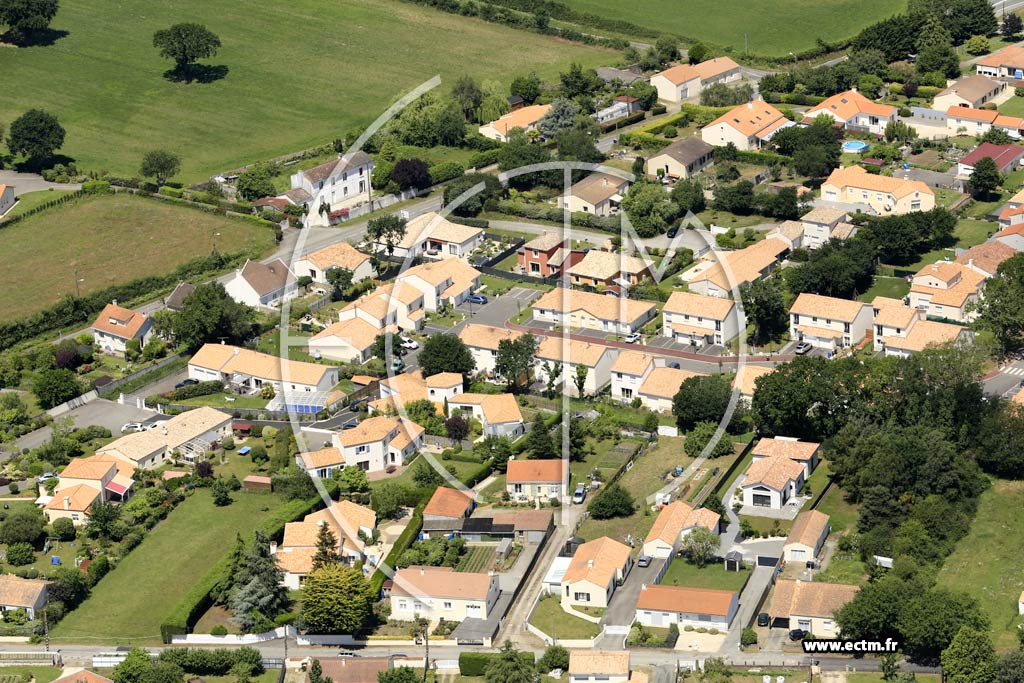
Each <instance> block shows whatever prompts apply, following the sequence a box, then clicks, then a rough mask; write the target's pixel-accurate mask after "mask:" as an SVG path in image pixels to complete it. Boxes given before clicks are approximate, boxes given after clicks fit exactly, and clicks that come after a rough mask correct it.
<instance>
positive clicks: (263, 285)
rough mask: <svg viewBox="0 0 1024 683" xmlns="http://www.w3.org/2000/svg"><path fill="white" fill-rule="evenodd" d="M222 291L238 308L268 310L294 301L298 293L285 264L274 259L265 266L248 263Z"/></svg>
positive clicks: (255, 262) (292, 276)
mask: <svg viewBox="0 0 1024 683" xmlns="http://www.w3.org/2000/svg"><path fill="white" fill-rule="evenodd" d="M224 289H225V290H226V291H227V293H228V295H229V296H230V297H231V298H232V299H234V300H235V301H237V302H238V303H240V304H245V305H246V306H252V307H253V308H269V307H272V306H277V305H278V304H280V303H281V302H282V301H284V300H286V299H293V298H294V297H295V295H296V294H297V293H298V284H297V283H296V279H295V276H294V275H292V271H290V270H288V266H287V265H285V262H284V261H282V260H281V259H279V258H276V259H273V260H272V261H269V262H267V263H260V262H259V261H253V260H247V261H246V262H245V265H244V266H242V268H241V269H239V270H236V271H235V275H234V277H232V278H231V279H230V280H228V282H227V284H226V285H224Z"/></svg>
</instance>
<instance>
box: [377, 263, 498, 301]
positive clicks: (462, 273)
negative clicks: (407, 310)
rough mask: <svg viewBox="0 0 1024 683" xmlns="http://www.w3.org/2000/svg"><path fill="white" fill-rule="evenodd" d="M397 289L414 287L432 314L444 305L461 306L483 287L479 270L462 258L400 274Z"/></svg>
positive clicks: (427, 265)
mask: <svg viewBox="0 0 1024 683" xmlns="http://www.w3.org/2000/svg"><path fill="white" fill-rule="evenodd" d="M395 286H396V287H401V288H403V289H404V288H405V287H408V286H412V287H413V288H414V289H417V290H419V291H420V293H422V294H423V308H424V310H426V311H427V312H429V313H434V312H436V311H437V310H438V309H439V308H443V307H444V306H458V305H459V304H461V303H462V302H464V301H465V300H466V298H467V297H468V296H469V295H470V294H472V293H473V292H474V291H476V290H477V289H479V287H480V271H479V270H477V269H476V268H474V267H473V266H471V265H469V264H468V263H466V262H465V261H463V260H461V259H448V260H446V261H429V262H427V263H422V264H420V265H418V266H413V267H412V268H408V269H406V270H404V271H403V272H402V274H401V275H399V277H398V280H396V282H395Z"/></svg>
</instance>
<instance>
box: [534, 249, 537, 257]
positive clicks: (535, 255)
mask: <svg viewBox="0 0 1024 683" xmlns="http://www.w3.org/2000/svg"><path fill="white" fill-rule="evenodd" d="M533 258H537V250H536V249H534V250H533Z"/></svg>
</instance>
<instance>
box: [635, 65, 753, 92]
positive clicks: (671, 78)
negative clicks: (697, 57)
mask: <svg viewBox="0 0 1024 683" xmlns="http://www.w3.org/2000/svg"><path fill="white" fill-rule="evenodd" d="M741 75H742V74H741V72H740V65H739V64H737V63H736V62H734V61H733V60H732V59H730V58H729V57H716V58H714V59H709V60H707V61H704V62H701V63H700V64H694V65H690V64H677V65H676V66H673V67H669V68H668V69H665V70H664V71H659V72H658V73H656V74H654V75H653V76H651V85H653V86H654V87H655V88H657V89H658V99H659V100H664V101H666V102H682V101H683V100H686V99H689V98H691V97H697V96H698V95H700V93H701V91H702V90H704V88H707V87H708V86H710V85H714V84H715V83H729V82H732V81H737V80H739V79H740V77H741Z"/></svg>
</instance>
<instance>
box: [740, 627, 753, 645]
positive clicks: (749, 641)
mask: <svg viewBox="0 0 1024 683" xmlns="http://www.w3.org/2000/svg"><path fill="white" fill-rule="evenodd" d="M740 645H742V646H743V647H750V646H751V645H757V631H755V630H754V629H752V628H750V627H749V626H748V627H747V628H745V629H743V633H742V634H740Z"/></svg>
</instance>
